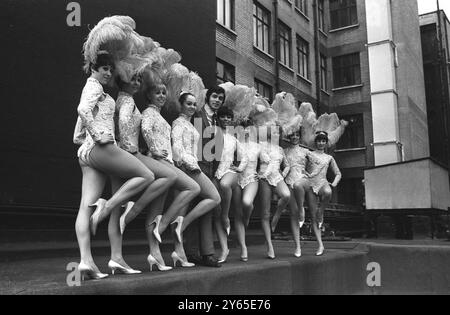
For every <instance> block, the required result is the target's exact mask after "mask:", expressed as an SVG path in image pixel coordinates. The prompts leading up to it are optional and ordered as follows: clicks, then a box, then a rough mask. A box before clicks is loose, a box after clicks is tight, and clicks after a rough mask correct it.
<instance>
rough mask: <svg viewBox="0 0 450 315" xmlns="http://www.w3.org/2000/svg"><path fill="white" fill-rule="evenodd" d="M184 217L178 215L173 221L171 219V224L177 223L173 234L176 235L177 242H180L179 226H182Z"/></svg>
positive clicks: (181, 239)
mask: <svg viewBox="0 0 450 315" xmlns="http://www.w3.org/2000/svg"><path fill="white" fill-rule="evenodd" d="M183 222H184V217H181V216H180V217H178V218H177V219H176V220H175V221H173V222H172V223H171V224H177V227H176V228H175V234H176V236H177V239H178V242H179V243H182V242H183V238H182V236H181V228H182V227H183Z"/></svg>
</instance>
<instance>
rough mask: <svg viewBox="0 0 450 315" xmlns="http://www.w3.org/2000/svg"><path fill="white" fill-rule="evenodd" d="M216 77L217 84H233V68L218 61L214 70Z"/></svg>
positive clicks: (234, 74)
mask: <svg viewBox="0 0 450 315" xmlns="http://www.w3.org/2000/svg"><path fill="white" fill-rule="evenodd" d="M216 77H217V84H222V83H225V82H232V83H235V80H236V73H235V68H234V66H232V65H230V64H228V63H226V62H223V61H222V60H219V59H218V60H217V68H216Z"/></svg>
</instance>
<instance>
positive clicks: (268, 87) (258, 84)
mask: <svg viewBox="0 0 450 315" xmlns="http://www.w3.org/2000/svg"><path fill="white" fill-rule="evenodd" d="M254 86H255V89H256V90H257V91H258V93H259V94H260V95H261V96H263V97H265V98H267V99H269V103H272V102H273V87H272V86H271V85H270V84H267V83H265V82H264V81H262V80H259V79H257V78H255V80H254ZM260 87H262V88H263V91H261V88H260ZM266 90H267V92H268V94H269V95H268V96H267V95H266V93H264V92H266Z"/></svg>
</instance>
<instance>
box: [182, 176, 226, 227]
mask: <svg viewBox="0 0 450 315" xmlns="http://www.w3.org/2000/svg"><path fill="white" fill-rule="evenodd" d="M188 175H189V176H190V177H191V178H192V179H193V180H195V181H196V182H197V184H198V185H199V186H200V189H201V192H200V196H201V197H202V198H204V199H203V200H202V201H201V202H200V203H199V204H198V205H197V206H196V207H195V208H194V209H192V210H191V212H189V213H188V214H187V215H186V217H185V218H184V222H183V228H182V229H181V231H182V232H184V231H185V230H186V228H187V227H188V226H189V225H190V224H191V223H192V222H193V221H195V220H196V219H198V218H200V217H202V216H204V215H205V214H206V213H208V212H210V211H212V210H213V209H214V208H215V207H217V206H219V205H220V201H221V198H220V195H219V192H218V191H217V189H216V187H215V186H214V184H213V183H212V182H211V180H210V179H209V178H208V177H207V176H206V175H205V174H204V173H194V174H188Z"/></svg>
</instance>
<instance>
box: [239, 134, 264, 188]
mask: <svg viewBox="0 0 450 315" xmlns="http://www.w3.org/2000/svg"><path fill="white" fill-rule="evenodd" d="M242 147H243V150H244V152H246V154H247V159H248V163H247V167H246V168H245V169H244V171H243V172H242V173H241V174H240V175H239V181H238V183H239V186H241V188H242V189H244V188H245V187H247V186H248V185H250V184H251V183H257V182H258V160H259V155H260V153H261V148H260V145H259V144H258V143H257V142H254V141H249V142H246V143H243V144H242Z"/></svg>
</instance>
